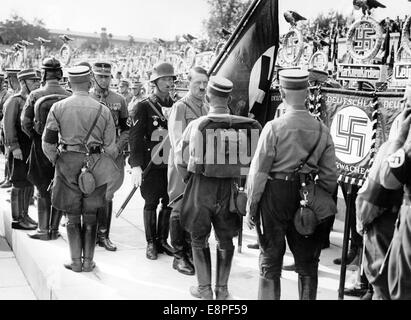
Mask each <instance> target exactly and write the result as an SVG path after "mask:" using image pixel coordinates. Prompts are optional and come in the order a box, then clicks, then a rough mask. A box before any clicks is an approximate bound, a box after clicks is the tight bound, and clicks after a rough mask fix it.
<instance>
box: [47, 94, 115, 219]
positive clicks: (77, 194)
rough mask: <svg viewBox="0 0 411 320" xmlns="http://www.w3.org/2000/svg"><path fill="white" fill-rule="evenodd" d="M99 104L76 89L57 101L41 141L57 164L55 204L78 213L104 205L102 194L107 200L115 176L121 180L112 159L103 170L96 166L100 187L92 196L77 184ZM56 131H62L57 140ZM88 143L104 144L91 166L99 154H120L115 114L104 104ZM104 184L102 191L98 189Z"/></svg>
mask: <svg viewBox="0 0 411 320" xmlns="http://www.w3.org/2000/svg"><path fill="white" fill-rule="evenodd" d="M100 106H101V104H100V103H98V102H97V101H95V100H94V99H92V98H91V97H90V96H89V94H88V93H87V92H75V93H74V94H73V95H72V96H71V97H69V98H67V99H64V100H61V101H59V102H57V103H55V104H54V105H53V106H52V108H51V109H50V112H49V114H48V117H47V123H46V127H45V130H44V132H43V136H42V140H43V151H44V153H45V155H46V156H47V158H48V159H49V160H50V161H51V162H52V163H53V164H54V163H55V166H56V170H55V177H54V183H53V194H52V205H53V206H54V207H55V208H57V209H59V210H62V211H67V212H68V213H71V214H76V215H79V214H81V213H83V212H85V211H89V210H95V209H98V208H100V207H102V205H101V201H98V199H100V198H101V197H103V200H104V198H105V196H106V188H107V190H109V189H112V184H113V179H118V176H119V173H118V172H115V171H116V170H114V171H113V169H115V166H114V160H113V159H114V158H112V159H111V161H112V163H113V165H112V166H108V167H107V168H105V169H104V168H102V169H104V170H101V168H94V169H93V170H94V171H93V172H94V176H95V179H96V187H97V189H96V190H95V192H93V193H92V194H91V195H90V196H85V195H84V194H83V193H82V192H81V190H80V188H79V185H78V176H79V173H80V170H81V168H82V166H83V162H84V158H85V150H84V147H83V140H84V138H85V137H86V135H87V132H88V131H89V130H90V127H91V125H92V123H93V122H94V119H95V118H96V116H97V113H98V110H99V108H100ZM56 132H58V133H59V136H58V141H57V136H56ZM57 142H58V144H59V145H60V149H61V151H60V152H58V150H57V148H56V146H57ZM88 145H89V146H101V148H103V149H104V151H105V153H104V154H98V153H96V154H92V155H91V163H90V166H91V167H93V165H94V163H96V161H97V160H98V159H99V158H100V157H103V156H104V157H113V156H115V155H117V150H116V146H115V126H114V122H113V117H112V116H111V112H110V110H109V109H108V108H107V107H105V106H103V108H102V113H101V115H100V117H99V118H98V121H97V123H96V126H95V128H94V129H93V131H92V133H91V135H90V137H89V139H88ZM107 159H109V158H107ZM117 171H118V168H117ZM102 186H104V189H103V193H101V189H99V188H100V187H102ZM107 192H108V191H107ZM96 198H98V199H97V200H96ZM96 203H98V204H97V205H96Z"/></svg>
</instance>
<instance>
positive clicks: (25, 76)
mask: <svg viewBox="0 0 411 320" xmlns="http://www.w3.org/2000/svg"><path fill="white" fill-rule="evenodd" d="M17 79H18V80H19V81H20V80H40V75H39V73H38V71H37V70H35V69H32V68H30V69H24V70H21V71H20V72H19V73H17Z"/></svg>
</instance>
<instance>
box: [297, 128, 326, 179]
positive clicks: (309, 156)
mask: <svg viewBox="0 0 411 320" xmlns="http://www.w3.org/2000/svg"><path fill="white" fill-rule="evenodd" d="M319 124H320V135H319V136H318V138H317V142H316V143H315V144H314V147H313V148H312V149H311V151H310V153H309V154H308V156H307V157H306V158H305V160H302V161H301V163H300V164H299V166H298V167H297V168H296V169H295V170H294V172H295V173H297V172H299V171H300V170H301V169H302V168H303V167H304V166H305V164H306V163H307V162H308V160H309V159H310V158H311V156H312V155H313V153H314V151H315V149H317V147H318V145H319V144H320V140H321V136H322V133H323V126H322V125H321V121H319Z"/></svg>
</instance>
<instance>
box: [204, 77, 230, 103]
mask: <svg viewBox="0 0 411 320" xmlns="http://www.w3.org/2000/svg"><path fill="white" fill-rule="evenodd" d="M207 89H208V91H209V92H210V93H211V94H214V95H215V96H217V97H222V98H224V97H228V96H229V95H230V93H231V91H232V90H233V83H232V82H231V81H230V80H228V79H227V78H224V77H221V76H213V77H210V79H209V80H208V85H207Z"/></svg>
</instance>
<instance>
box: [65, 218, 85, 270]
mask: <svg viewBox="0 0 411 320" xmlns="http://www.w3.org/2000/svg"><path fill="white" fill-rule="evenodd" d="M66 228H67V238H68V241H69V247H70V256H71V263H67V264H65V265H64V266H65V267H66V268H67V269H70V270H72V271H74V272H81V270H82V263H81V249H82V240H81V224H80V223H73V222H70V221H69V222H68V223H67V226H66Z"/></svg>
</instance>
